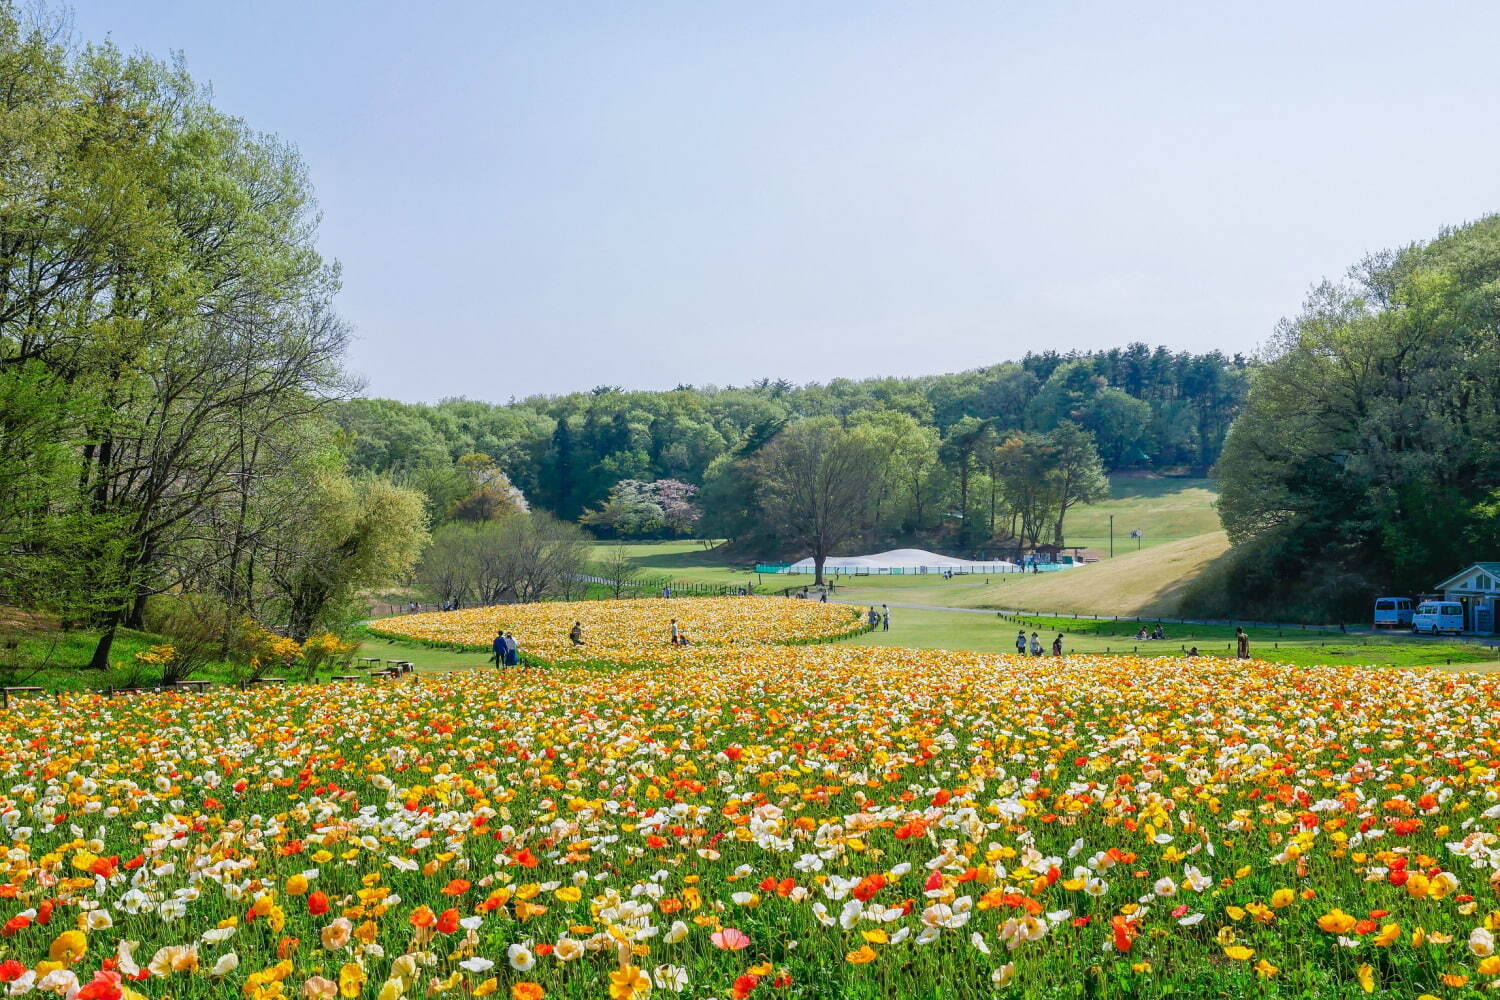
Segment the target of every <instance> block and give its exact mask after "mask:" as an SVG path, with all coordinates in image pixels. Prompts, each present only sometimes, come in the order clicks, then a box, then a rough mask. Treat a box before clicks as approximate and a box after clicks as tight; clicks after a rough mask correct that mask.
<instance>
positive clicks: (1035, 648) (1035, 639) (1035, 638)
mask: <svg viewBox="0 0 1500 1000" xmlns="http://www.w3.org/2000/svg"><path fill="white" fill-rule="evenodd" d="M1028 652H1030V653H1031V655H1032V656H1041V655H1042V637H1041V636H1039V635H1037V634H1036V633H1035V632H1033V633H1031V641H1030V642H1027V641H1026V630H1025V629H1024V628H1023V629H1021V630H1020V631H1019V632H1017V633H1016V655H1017V656H1025V655H1026V654H1027V653H1028ZM1062 654H1063V636H1062V633H1061V632H1059V633H1057V638H1056V639H1053V640H1052V655H1053V656H1061V655H1062Z"/></svg>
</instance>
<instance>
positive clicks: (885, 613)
mask: <svg viewBox="0 0 1500 1000" xmlns="http://www.w3.org/2000/svg"><path fill="white" fill-rule="evenodd" d="M890 630H891V609H890V608H889V607H888V606H886V605H884V604H882V605H881V606H880V631H882V632H889V631H890Z"/></svg>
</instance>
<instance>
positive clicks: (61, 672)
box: [0, 629, 484, 692]
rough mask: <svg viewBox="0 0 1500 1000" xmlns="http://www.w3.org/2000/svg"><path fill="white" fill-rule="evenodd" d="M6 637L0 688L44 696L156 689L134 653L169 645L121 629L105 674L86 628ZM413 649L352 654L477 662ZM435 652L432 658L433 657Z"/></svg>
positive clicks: (231, 676) (436, 666)
mask: <svg viewBox="0 0 1500 1000" xmlns="http://www.w3.org/2000/svg"><path fill="white" fill-rule="evenodd" d="M9 638H11V639H14V640H15V641H16V646H15V647H14V648H5V649H0V685H3V686H7V687H12V686H14V687H23V686H24V687H41V688H45V689H46V690H47V691H48V692H56V691H100V690H104V689H106V688H116V689H118V688H133V687H155V686H156V685H158V684H160V683H161V671H160V668H159V667H152V666H147V665H144V664H140V663H138V662H137V661H136V658H135V654H136V653H143V652H145V651H147V650H148V649H150V648H151V647H152V646H156V645H161V644H164V643H169V642H170V640H167V639H164V638H162V637H161V636H159V635H152V634H151V633H148V632H136V631H134V630H132V629H120V630H119V631H118V632H117V633H116V635H115V641H114V644H113V646H112V647H111V649H110V657H109V659H110V666H109V669H107V670H91V669H89V667H88V663H89V661H90V659H91V658H92V657H93V653H94V646H95V644H96V643H97V642H98V641H99V633H98V632H95V631H93V630H89V629H74V630H69V631H66V632H64V631H59V630H40V631H29V632H26V633H23V634H20V635H12V636H10V637H9ZM417 652H418V650H417V649H416V648H415V647H410V646H407V645H404V644H402V645H399V646H398V645H397V644H395V643H389V642H383V641H378V640H373V639H372V640H367V641H366V643H365V644H364V645H363V646H362V647H361V648H360V650H359V651H358V652H356V653H355V654H354V655H355V657H356V660H355V662H356V663H357V662H358V660H357V658H358V657H360V656H379V657H381V659H383V660H384V659H392V660H395V659H401V660H411V661H412V662H413V663H414V664H415V665H416V666H417V667H418V669H424V670H451V669H454V668H455V667H457V666H460V665H463V664H462V662H461V661H462V658H463V657H464V656H468V657H470V658H472V659H474V660H476V661H478V662H480V663H482V662H483V660H484V658H483V657H482V656H480V655H479V654H474V653H471V654H459V653H447V652H445V651H442V650H422V651H421V653H422V654H423V655H422V658H421V662H418V657H417V656H416V655H413V654H415V653H417ZM432 654H437V655H432ZM360 672H361V671H359V670H357V669H355V668H351V667H348V666H341V665H331V666H324V667H320V668H319V669H318V670H317V671H316V672H315V673H314V675H313V677H312V680H313V681H314V682H316V683H325V682H328V681H329V680H331V679H332V678H333V677H334V676H336V675H346V674H354V673H360ZM270 673H271V674H272V675H273V676H278V677H286V678H287V679H288V680H296V681H301V680H304V679H306V678H307V674H306V671H305V670H303V669H301V668H296V669H291V670H271V671H270ZM243 676H244V668H243V667H242V666H240V665H238V664H234V663H226V662H220V661H214V662H210V663H207V664H205V665H204V666H203V667H201V668H200V669H198V670H195V671H193V673H192V675H191V676H190V677H189V678H188V679H189V680H194V681H209V682H210V683H212V684H215V685H218V684H236V683H239V682H240V681H241V680H242V679H243Z"/></svg>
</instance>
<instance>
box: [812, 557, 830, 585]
mask: <svg viewBox="0 0 1500 1000" xmlns="http://www.w3.org/2000/svg"><path fill="white" fill-rule="evenodd" d="M827 561H828V553H826V552H814V553H813V586H814V587H821V586H822V585H823V564H824V563H825V562H827Z"/></svg>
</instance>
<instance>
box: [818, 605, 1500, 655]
mask: <svg viewBox="0 0 1500 1000" xmlns="http://www.w3.org/2000/svg"><path fill="white" fill-rule="evenodd" d="M1164 627H1165V629H1166V633H1167V639H1166V641H1151V640H1146V641H1137V640H1136V639H1135V638H1134V636H1135V634H1136V629H1137V628H1139V626H1138V625H1137V623H1135V622H1134V621H1130V622H1124V621H1120V622H1116V621H1114V620H1112V619H1103V620H1098V621H1096V620H1094V619H1090V618H1056V617H1032V616H1021V617H1013V616H1008V615H999V614H975V613H972V612H963V611H928V610H924V609H918V608H892V609H891V630H890V631H889V632H881V631H875V632H868V633H865V634H863V635H859V636H855V637H853V638H851V639H846V640H843V642H844V643H845V644H847V645H855V646H899V647H903V648H908V649H954V650H974V651H978V652H991V653H1012V652H1015V639H1016V632H1017V630H1019V629H1022V628H1024V629H1025V631H1026V634H1027V637H1028V639H1029V638H1030V635H1031V633H1032V632H1037V633H1039V636H1040V638H1041V640H1042V645H1043V646H1044V647H1045V648H1046V649H1047V650H1048V652H1049V653H1050V651H1051V649H1052V639H1053V637H1054V636H1056V635H1057V633H1059V632H1061V633H1063V636H1064V640H1063V648H1064V650H1065V651H1066V652H1068V653H1104V654H1107V655H1142V656H1180V655H1181V654H1182V653H1183V651H1184V650H1185V649H1187V648H1190V647H1192V646H1197V647H1198V651H1199V653H1201V654H1203V655H1205V656H1223V655H1226V654H1232V653H1233V652H1234V627H1233V626H1227V625H1166V626H1164ZM1246 631H1247V632H1248V633H1249V634H1250V642H1251V653H1252V654H1253V655H1254V656H1255V657H1257V658H1258V659H1264V660H1273V661H1276V662H1280V663H1294V664H1301V665H1304V666H1311V665H1316V664H1358V665H1374V666H1397V667H1413V666H1447V665H1448V664H1450V663H1451V664H1452V665H1454V666H1459V665H1462V664H1488V663H1491V662H1493V661H1495V660H1497V659H1500V653H1497V651H1496V650H1495V649H1492V648H1490V647H1488V646H1480V645H1477V644H1474V643H1466V642H1462V641H1457V640H1434V639H1427V638H1419V637H1416V636H1412V635H1410V634H1406V633H1385V634H1380V635H1363V634H1354V635H1346V634H1343V633H1340V632H1339V630H1338V629H1336V628H1335V629H1322V630H1319V629H1310V630H1304V629H1275V628H1259V627H1252V628H1247V629H1246Z"/></svg>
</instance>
